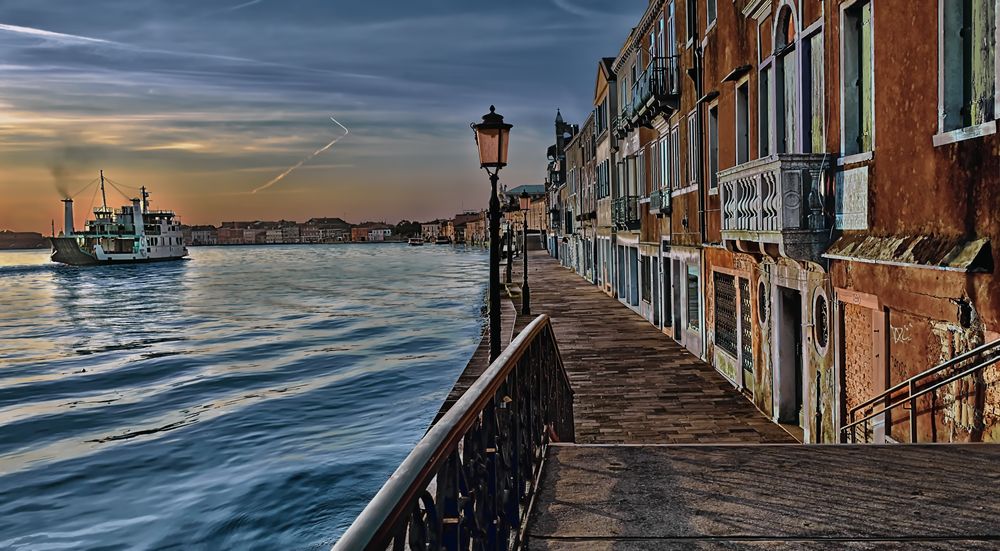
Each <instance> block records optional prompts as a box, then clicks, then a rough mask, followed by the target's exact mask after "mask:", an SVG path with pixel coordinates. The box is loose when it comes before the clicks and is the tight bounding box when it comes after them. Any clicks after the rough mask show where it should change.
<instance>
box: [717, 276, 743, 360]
mask: <svg viewBox="0 0 1000 551" xmlns="http://www.w3.org/2000/svg"><path fill="white" fill-rule="evenodd" d="M714 274H715V281H714V283H715V345H716V346H718V347H719V348H721V349H722V350H724V351H725V352H727V353H728V354H729V355H730V356H732V357H734V358H736V357H737V356H738V354H737V327H736V278H735V277H733V276H731V275H729V274H723V273H720V272H715V273H714Z"/></svg>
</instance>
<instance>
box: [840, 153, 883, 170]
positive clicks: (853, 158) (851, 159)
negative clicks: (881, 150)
mask: <svg viewBox="0 0 1000 551" xmlns="http://www.w3.org/2000/svg"><path fill="white" fill-rule="evenodd" d="M874 157H875V152H874V151H865V152H864V153H855V154H854V155H846V156H844V157H841V158H839V159H837V166H844V165H853V164H857V163H864V162H867V161H870V160H872V159H873V158H874Z"/></svg>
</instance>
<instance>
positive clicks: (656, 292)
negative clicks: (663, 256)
mask: <svg viewBox="0 0 1000 551" xmlns="http://www.w3.org/2000/svg"><path fill="white" fill-rule="evenodd" d="M652 264H653V268H652V272H653V273H651V274H649V276H648V277H649V281H650V282H651V287H652V288H653V325H655V326H656V327H657V328H659V327H660V259H659V258H656V257H653V259H652Z"/></svg>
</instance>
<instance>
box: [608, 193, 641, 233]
mask: <svg viewBox="0 0 1000 551" xmlns="http://www.w3.org/2000/svg"><path fill="white" fill-rule="evenodd" d="M611 223H613V224H614V225H615V227H616V228H618V229H619V230H623V231H635V230H638V229H639V226H640V220H639V198H638V197H636V196H634V195H629V196H626V197H620V198H618V199H615V201H614V203H612V204H611Z"/></svg>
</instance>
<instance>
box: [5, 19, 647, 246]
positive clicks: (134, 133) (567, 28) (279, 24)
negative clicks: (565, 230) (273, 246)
mask: <svg viewBox="0 0 1000 551" xmlns="http://www.w3.org/2000/svg"><path fill="white" fill-rule="evenodd" d="M646 4H647V0H614V1H609V0H499V1H493V2H483V1H480V0H375V1H364V0H211V1H209V0H86V1H81V0H65V1H63V0H0V229H14V230H20V231H39V232H43V233H46V234H47V233H48V232H49V228H50V220H52V219H55V220H56V221H57V225H61V224H59V223H58V221H59V220H61V218H62V205H61V203H60V202H59V199H61V198H62V196H63V195H64V194H69V195H72V196H74V198H75V204H76V214H77V216H76V218H77V224H78V225H79V224H82V221H83V217H84V215H85V212H88V211H89V208H91V207H92V205H94V202H95V201H96V202H97V203H98V204H99V202H100V197H99V196H96V197H95V195H94V193H93V190H94V189H95V186H91V187H89V188H87V187H86V186H87V184H88V183H90V182H91V181H93V180H94V179H95V178H96V177H97V175H98V170H101V169H103V170H104V171H105V174H106V175H107V176H108V177H109V178H110V179H111V180H113V181H114V182H116V183H118V184H120V186H121V188H122V191H123V192H124V194H125V195H135V194H136V192H135V191H134V189H135V188H138V187H139V186H147V187H148V188H149V189H150V191H151V193H152V196H151V201H152V204H153V207H154V208H170V209H173V210H175V211H177V212H178V214H179V215H180V216H181V220H182V222H184V223H188V224H218V223H219V222H221V221H223V220H277V219H288V220H298V221H305V220H307V219H309V218H312V217H318V216H340V217H343V218H345V219H347V220H349V221H353V222H359V221H361V220H386V221H389V222H394V221H398V220H400V219H409V220H428V219H433V218H437V217H445V216H450V215H453V214H455V213H457V212H460V211H462V210H467V209H478V208H481V207H485V205H486V202H487V199H488V196H489V181H488V179H487V177H486V175H485V174H484V173H483V172H482V171H481V170H480V169H479V167H478V159H477V156H476V150H475V143H474V142H473V134H472V130H471V129H470V128H469V123H470V122H473V121H478V120H480V117H481V116H482V115H483V114H484V113H485V112H486V111H487V110H488V109H489V106H490V104H495V105H496V107H497V111H498V112H499V113H501V114H503V115H504V116H505V118H506V120H507V122H510V123H511V124H513V125H514V129H513V131H512V135H511V150H510V159H509V161H510V164H509V166H508V167H507V168H506V169H504V170H503V171H502V172H501V183H502V184H506V185H507V186H508V187H515V186H517V185H521V184H530V183H542V181H543V179H544V177H545V168H546V158H545V152H546V148H547V147H548V146H549V145H550V144H551V143H553V142H554V123H553V120H554V118H555V113H556V109H557V108H560V109H562V111H563V115H564V118H566V120H567V121H568V122H576V123H579V122H581V121H582V120H583V119H584V118H585V117H586V116H587V114H588V113H589V111H590V110H591V109H592V100H593V90H594V83H595V79H596V75H597V62H598V59H599V58H600V57H602V56H614V55H616V54H617V53H618V50H619V48H620V47H621V45H622V43H623V42H624V40H625V39H626V37H627V36H628V33H629V31H630V29H631V27H632V25H634V24H636V23H637V21H638V20H639V18H640V17H641V15H642V11H643V9H644V7H645V5H646ZM331 117H332V118H331ZM338 123H339V124H338ZM341 125H342V126H341ZM345 129H346V130H345ZM334 140H336V143H334V144H333V145H332V146H330V147H329V148H327V149H325V150H324V151H321V152H320V153H318V154H316V155H315V156H314V157H312V158H311V159H309V160H308V161H307V162H305V163H304V164H302V166H301V167H299V168H298V169H296V170H294V171H292V172H291V173H289V174H288V175H287V176H286V177H284V179H282V180H280V181H278V182H277V183H274V184H273V185H271V186H270V187H267V188H266V189H259V188H261V187H263V186H266V185H267V184H268V183H269V182H271V181H272V180H274V179H275V178H277V177H278V176H280V175H281V174H283V173H285V172H286V171H287V170H288V169H289V168H291V167H293V166H295V165H296V164H298V163H299V162H301V161H303V160H304V159H306V158H307V157H309V156H310V155H312V154H313V153H315V152H317V151H318V150H320V149H322V148H324V147H325V146H327V145H328V144H330V143H331V142H333V141H334ZM81 190H82V191H81ZM254 190H259V191H257V192H256V193H254V192H253V191H254ZM107 195H108V203H109V204H111V205H113V206H119V205H121V204H125V198H124V197H123V196H122V194H120V193H118V192H117V191H115V190H113V189H112V188H110V187H109V188H108V193H107ZM58 230H59V228H58V227H57V231H58Z"/></svg>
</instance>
